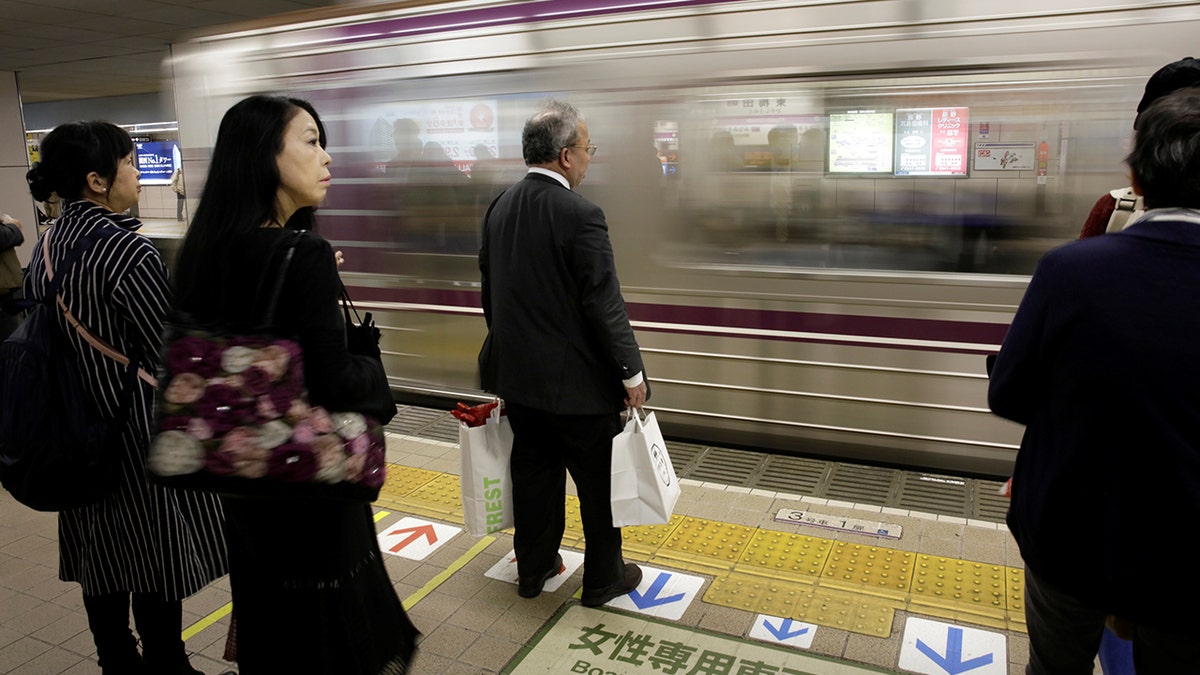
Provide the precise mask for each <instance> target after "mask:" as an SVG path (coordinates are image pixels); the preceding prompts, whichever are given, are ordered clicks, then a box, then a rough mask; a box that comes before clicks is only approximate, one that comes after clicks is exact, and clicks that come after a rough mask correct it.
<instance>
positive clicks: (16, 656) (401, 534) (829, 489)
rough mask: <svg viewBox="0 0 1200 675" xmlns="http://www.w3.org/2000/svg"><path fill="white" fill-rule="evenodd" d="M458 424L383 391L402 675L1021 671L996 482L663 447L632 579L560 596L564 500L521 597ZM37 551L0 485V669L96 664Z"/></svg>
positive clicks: (200, 625) (630, 553)
mask: <svg viewBox="0 0 1200 675" xmlns="http://www.w3.org/2000/svg"><path fill="white" fill-rule="evenodd" d="M456 425H457V422H456V420H454V418H453V417H451V416H450V415H449V414H448V413H447V412H444V411H438V410H430V409H426V408H415V407H402V408H401V409H400V412H399V414H398V415H397V417H396V419H395V420H393V422H392V423H391V424H390V425H389V428H388V436H389V437H388V460H389V462H390V463H391V465H392V466H390V467H389V471H390V473H389V477H388V481H387V483H386V485H385V486H384V488H383V491H382V493H381V495H380V498H379V500H378V501H377V502H376V504H375V514H376V522H377V527H378V532H379V536H380V544H381V548H382V550H383V552H384V557H385V559H386V564H387V567H388V569H389V571H390V573H391V578H392V581H393V583H394V585H395V588H396V592H397V593H398V595H399V596H400V598H401V599H402V600H403V601H404V606H405V607H406V609H407V610H408V611H409V613H410V615H411V616H412V619H413V621H414V623H416V625H417V627H418V628H419V629H420V630H421V631H422V632H423V634H424V635H423V638H422V641H421V642H420V647H419V651H418V654H417V657H416V658H415V660H414V662H413V663H412V666H411V670H410V672H412V673H415V674H417V675H425V674H430V675H432V674H437V675H459V674H461V675H466V674H472V675H474V674H482V673H517V674H520V673H586V674H588V675H607V674H610V673H612V674H621V675H625V674H629V675H632V674H635V673H656V674H658V673H664V674H667V675H670V674H673V673H678V674H680V675H699V674H716V673H720V674H728V675H785V674H787V675H798V674H810V675H819V674H846V675H850V674H858V673H892V672H903V673H910V672H911V673H931V674H941V673H946V674H958V673H969V674H970V675H998V674H1012V675H1016V674H1017V673H1022V672H1024V667H1025V664H1026V661H1027V659H1028V640H1027V637H1026V634H1025V632H1024V613H1023V608H1022V606H1021V599H1022V595H1023V591H1022V581H1023V569H1022V562H1021V558H1020V554H1019V552H1018V550H1017V547H1016V544H1015V542H1014V541H1013V539H1012V537H1011V536H1010V535H1009V533H1008V531H1007V529H1006V528H1005V527H1004V525H1003V523H1002V522H1001V521H1002V515H1003V508H1002V506H1003V501H1002V498H999V497H998V495H996V489H997V488H998V487H999V483H998V482H994V481H985V480H978V479H962V478H958V477H954V476H937V475H933V474H920V473H913V472H904V471H898V470H893V469H884V468H875V467H861V466H856V465H849V464H840V463H835V462H819V461H815V460H808V459H800V458H790V457H780V456H775V455H766V454H762V453H752V452H742V451H735V450H728V449H724V448H710V447H707V446H698V445H693V444H684V443H679V444H669V448H670V450H671V451H672V457H673V459H674V463H675V465H676V468H677V472H678V473H679V474H680V477H681V482H682V483H683V494H682V497H681V498H680V500H679V503H678V505H677V506H676V509H675V516H674V517H673V518H672V519H671V522H670V523H669V524H667V525H661V526H652V527H637V528H626V529H625V530H624V536H625V555H626V558H627V559H629V560H632V561H636V562H638V563H639V564H640V565H641V566H642V568H643V571H644V577H643V580H642V584H641V585H640V586H639V587H638V589H637V590H636V591H635V592H634V593H633V594H630V595H629V596H624V597H621V598H617V599H615V600H613V601H611V602H610V603H609V604H608V605H605V606H604V607H601V608H594V609H593V608H585V607H583V606H582V605H581V604H580V603H579V591H580V585H581V579H582V571H581V570H580V565H581V563H582V548H583V545H584V542H583V535H582V530H581V527H580V523H579V519H578V508H577V507H578V502H577V501H575V499H574V497H573V496H568V498H567V499H568V505H567V506H568V520H567V534H566V536H565V538H564V542H563V547H562V549H561V550H562V554H563V558H564V561H565V568H566V569H565V571H564V573H562V574H560V575H559V576H558V577H556V578H554V579H552V580H550V581H549V582H548V583H547V584H546V589H545V591H543V593H542V594H541V595H540V596H538V597H537V598H534V599H522V598H520V597H518V595H517V592H516V590H517V589H516V583H515V578H516V571H515V570H516V568H515V565H514V564H513V562H512V536H511V532H499V533H496V534H494V535H490V536H485V537H473V536H471V535H470V534H468V533H467V532H466V530H465V528H464V527H463V524H462V511H461V505H460V502H459V483H458V473H459V454H458V447H457V442H456V441H457V426H456ZM668 432H669V430H668ZM789 471H790V472H791V473H789ZM839 473H840V474H842V476H843V477H842V478H840V479H839V478H838V474H839ZM806 475H807V476H810V478H805V476H806ZM852 483H860V484H863V486H862V487H859V488H855V489H849V490H848V489H846V488H845V487H844V486H846V485H850V484H852ZM764 485H765V486H766V487H764ZM906 485H907V486H908V487H905V486H906ZM931 488H933V489H935V492H937V494H935V495H933V496H929V495H925V496H922V493H923V492H926V491H927V490H928V489H931ZM947 490H948V492H947ZM568 491H570V487H569V488H568ZM946 494H949V495H951V497H950V498H947V497H946V496H945V495H946ZM906 495H908V496H906ZM913 495H915V496H913ZM938 495H941V496H938ZM849 499H857V500H861V501H850V500H849ZM914 499H915V500H917V501H918V502H920V503H921V504H922V505H923V506H922V508H916V507H910V506H907V505H908V504H910V503H913V500H914ZM997 500H1000V501H997ZM288 517H289V516H288V514H287V513H280V514H279V518H280V519H281V520H282V519H286V518H288ZM279 556H280V558H281V559H283V558H286V557H287V556H288V551H286V550H283V551H279ZM57 566H58V549H57V543H56V520H55V515H54V514H51V513H38V512H34V511H31V510H29V509H27V508H25V507H23V506H21V505H20V504H17V503H16V502H15V501H13V499H12V498H11V497H10V496H8V495H7V493H3V492H0V673H13V674H20V675H50V674H57V673H65V674H70V675H83V674H94V673H98V672H99V667H98V666H97V664H96V660H95V648H94V646H93V644H92V640H91V634H90V633H89V632H88V630H87V622H86V618H85V615H84V611H83V606H82V599H81V596H80V591H79V587H78V585H76V584H67V583H63V582H61V581H59V580H58V578H57ZM230 608H231V605H230V593H229V585H228V580H227V579H222V580H219V581H218V582H215V583H213V584H211V585H210V586H209V587H207V588H205V589H204V590H202V591H201V592H200V593H198V594H196V595H195V596H193V597H191V598H189V599H188V600H187V601H185V603H184V626H185V630H184V638H185V640H186V644H187V648H188V651H189V652H190V653H191V654H192V664H193V666H195V667H196V668H198V669H200V670H202V671H204V672H206V673H210V674H212V675H215V674H216V673H220V672H223V671H225V670H228V669H234V670H236V667H235V666H234V664H230V663H227V662H225V661H224V660H223V659H222V654H223V651H224V646H225V637H226V630H227V628H228V621H229V612H230ZM1096 672H1097V673H1099V672H1100V669H1099V667H1097V670H1096Z"/></svg>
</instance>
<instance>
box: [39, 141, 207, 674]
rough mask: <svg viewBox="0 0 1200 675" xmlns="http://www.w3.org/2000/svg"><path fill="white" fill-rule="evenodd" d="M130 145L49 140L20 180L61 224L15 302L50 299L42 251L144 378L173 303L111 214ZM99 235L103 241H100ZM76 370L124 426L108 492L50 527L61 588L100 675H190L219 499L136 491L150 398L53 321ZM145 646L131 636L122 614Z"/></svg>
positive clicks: (129, 192)
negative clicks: (52, 204)
mask: <svg viewBox="0 0 1200 675" xmlns="http://www.w3.org/2000/svg"><path fill="white" fill-rule="evenodd" d="M139 175H140V174H139V173H138V170H137V169H136V168H135V166H134V161H133V140H132V139H131V138H130V137H129V134H128V133H126V131H125V130H124V129H122V128H120V127H118V126H115V125H112V124H109V123H107V122H72V123H69V124H63V125H60V126H58V127H56V128H55V129H54V130H53V131H51V132H50V133H49V134H47V135H46V138H45V139H44V140H43V141H42V144H41V160H40V161H39V162H36V163H34V165H33V167H32V168H31V169H30V170H29V173H28V175H27V176H26V178H27V180H28V182H29V191H30V192H31V193H32V194H33V198H34V199H37V200H38V201H46V200H48V199H49V198H50V196H51V194H57V195H58V197H59V199H60V200H61V203H62V214H61V215H60V216H59V218H58V219H57V220H56V221H55V223H54V226H53V227H51V228H50V229H49V230H47V231H46V233H45V234H44V235H43V236H42V238H41V239H40V240H39V241H38V243H37V245H36V246H35V247H34V250H33V253H32V255H31V257H30V263H29V271H28V274H27V275H26V283H25V296H26V297H27V298H31V299H33V300H37V301H41V300H42V299H43V298H44V297H45V296H46V294H47V286H48V284H49V281H48V279H47V269H46V261H47V258H46V257H45V256H46V253H45V249H47V248H48V249H49V257H48V262H49V265H50V269H51V270H52V272H53V273H54V274H55V275H66V276H65V277H63V281H62V282H61V283H62V286H61V288H60V289H59V295H60V296H61V298H62V300H63V302H64V303H65V307H66V309H67V310H69V311H70V313H71V314H72V315H73V316H74V317H75V319H76V320H78V321H79V323H81V324H82V325H83V326H84V327H85V328H86V329H87V330H88V331H89V332H90V333H91V334H92V335H93V336H95V337H96V338H98V339H99V340H102V341H103V342H106V343H108V345H110V346H111V347H112V348H114V349H116V350H117V351H118V352H120V353H122V354H125V355H127V356H129V357H130V358H131V359H135V360H139V361H140V362H141V363H142V364H143V368H144V369H145V370H147V371H148V372H151V373H153V372H154V369H155V367H156V364H157V362H158V354H159V348H160V347H161V338H160V334H161V332H162V325H163V319H164V317H165V316H166V313H167V307H168V305H169V303H170V287H169V286H168V281H167V267H166V265H165V264H164V263H163V260H162V256H161V255H160V254H159V252H158V250H157V249H156V248H154V245H153V244H151V243H150V240H149V239H146V238H145V237H143V236H141V235H138V234H135V233H134V232H133V231H132V230H134V229H136V228H137V227H139V226H140V225H141V223H139V222H138V221H137V219H136V218H133V217H130V216H126V215H121V214H122V212H123V211H126V210H127V209H129V207H131V206H133V205H134V204H136V203H137V200H138V194H139V193H140V192H141V185H140V184H139ZM101 233H103V235H101ZM97 236H103V239H102V240H100V241H97V242H96V243H95V244H94V245H92V246H91V247H90V248H87V249H86V250H85V251H84V252H83V253H82V255H81V256H80V257H79V259H78V260H77V261H75V263H74V264H73V265H71V266H70V267H69V268H65V262H66V261H67V259H68V257H69V256H70V255H71V252H72V250H73V249H75V247H76V246H77V245H79V244H80V243H81V242H84V240H85V238H88V241H91V238H94V237H97ZM58 323H59V325H60V327H61V328H62V330H63V334H64V335H65V336H67V337H68V340H69V342H70V344H71V348H72V351H73V352H74V355H75V356H74V358H76V359H77V360H78V363H79V369H80V372H81V373H82V375H83V378H84V382H85V385H86V387H87V389H88V391H87V395H88V396H89V397H91V399H92V400H94V401H97V402H98V404H99V407H100V409H101V410H104V411H113V414H114V416H116V415H121V414H122V413H121V412H118V411H121V410H122V408H123V407H124V406H123V405H122V401H125V400H128V401H129V403H128V404H127V405H128V406H129V407H128V412H127V413H125V414H126V415H127V418H126V419H125V422H124V425H123V431H122V432H121V435H120V438H119V440H118V444H117V446H116V449H117V450H118V451H119V453H120V455H119V460H118V461H119V462H120V467H121V468H120V471H118V475H119V479H118V485H117V487H116V491H115V492H114V493H113V494H111V495H109V496H107V497H104V498H103V499H101V500H100V501H99V502H96V503H94V504H90V505H88V506H83V507H80V508H75V509H67V510H64V511H60V512H59V514H58V551H59V573H58V574H59V578H60V579H62V580H63V581H74V582H77V583H79V585H80V586H82V588H83V607H84V609H85V610H86V612H87V619H88V628H89V629H90V630H91V632H92V639H93V641H95V643H96V656H97V658H98V660H99V662H100V668H101V670H102V671H103V672H104V673H106V675H107V674H115V673H121V674H126V673H180V674H184V673H197V672H199V671H197V670H195V669H193V668H192V667H191V664H190V663H189V662H188V657H187V653H186V652H185V651H184V643H183V640H181V639H180V633H181V632H182V622H183V599H184V598H186V597H188V596H190V595H192V594H193V593H195V592H196V591H198V590H200V589H201V588H203V587H204V586H205V585H207V584H208V583H210V582H212V581H214V580H216V579H219V578H220V577H222V576H224V575H225V573H226V571H227V562H226V552H225V541H224V534H223V532H222V528H223V517H222V514H221V506H220V504H219V503H218V502H217V499H216V497H214V496H212V495H205V494H200V493H195V492H185V491H177V490H172V489H168V488H164V487H160V486H158V485H154V484H151V483H149V482H148V481H147V480H146V453H147V449H148V447H149V439H150V421H151V417H150V416H151V408H152V404H153V393H154V390H153V388H152V385H150V384H148V383H146V382H143V381H142V380H141V379H134V380H133V383H134V384H135V386H136V389H135V390H134V391H133V392H132V397H131V398H129V399H126V398H125V394H126V393H127V392H128V390H127V387H128V386H129V383H128V381H127V379H128V378H126V377H125V366H123V365H121V364H119V363H117V362H116V361H115V360H113V359H111V358H108V357H106V356H103V355H101V352H100V350H99V348H97V347H93V346H92V345H91V344H89V343H88V342H86V341H85V339H84V338H83V337H82V336H81V335H80V334H79V333H77V332H76V331H75V330H72V329H71V328H70V327H69V326H68V323H67V319H66V317H65V316H63V314H62V313H59V321H58ZM131 602H132V607H133V619H134V622H135V623H136V625H137V632H138V637H140V638H141V645H142V651H141V653H140V654H139V653H138V638H135V637H134V636H133V633H132V632H131V631H130V629H129V611H130V604H131Z"/></svg>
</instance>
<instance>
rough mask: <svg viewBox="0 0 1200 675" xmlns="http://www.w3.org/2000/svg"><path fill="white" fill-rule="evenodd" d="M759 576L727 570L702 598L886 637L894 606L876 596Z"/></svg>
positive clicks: (764, 612) (756, 611)
mask: <svg viewBox="0 0 1200 675" xmlns="http://www.w3.org/2000/svg"><path fill="white" fill-rule="evenodd" d="M791 581H792V580H791V579H789V580H788V581H782V580H779V579H768V578H765V577H761V576H749V575H741V574H737V573H731V574H729V575H726V576H721V577H717V578H716V579H713V582H712V584H711V585H710V586H709V588H708V592H706V593H705V594H704V601H705V602H709V603H712V604H717V605H724V606H726V607H734V608H736V609H744V610H746V611H748V612H755V613H758V614H768V615H770V616H780V617H784V618H788V619H796V620H799V621H804V622H806V623H812V624H816V625H818V626H828V627H831V628H840V629H842V630H846V631H851V632H854V633H863V634H865V635H873V636H875V637H881V638H886V637H888V636H889V635H891V634H892V621H893V619H894V618H895V615H896V612H895V608H894V607H893V606H892V604H891V603H889V602H887V601H886V600H883V599H880V598H872V597H870V596H866V595H860V594H855V593H847V592H843V591H837V590H832V589H827V588H823V587H818V586H813V585H811V584H802V583H789V582H791Z"/></svg>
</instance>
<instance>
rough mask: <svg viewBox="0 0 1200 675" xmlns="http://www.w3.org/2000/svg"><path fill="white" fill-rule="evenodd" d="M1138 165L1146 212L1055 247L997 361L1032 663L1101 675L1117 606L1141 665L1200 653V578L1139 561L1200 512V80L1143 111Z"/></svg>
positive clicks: (1169, 550)
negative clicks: (1097, 662)
mask: <svg viewBox="0 0 1200 675" xmlns="http://www.w3.org/2000/svg"><path fill="white" fill-rule="evenodd" d="M1126 161H1127V162H1128V163H1129V168H1130V170H1131V173H1132V176H1133V187H1134V189H1135V190H1136V191H1137V192H1138V193H1139V194H1141V195H1142V197H1143V200H1144V203H1145V205H1146V209H1147V210H1146V213H1145V214H1144V215H1143V216H1142V217H1141V218H1139V219H1138V220H1137V221H1136V222H1134V223H1132V224H1131V225H1129V227H1127V228H1126V229H1125V230H1123V231H1120V232H1114V233H1110V234H1106V235H1104V236H1103V237H1094V238H1091V239H1085V240H1083V241H1079V242H1075V243H1071V244H1067V245H1066V246H1062V247H1060V248H1057V249H1055V250H1053V251H1051V252H1049V253H1047V254H1046V256H1045V257H1044V258H1042V260H1041V262H1040V263H1038V267H1037V270H1036V271H1035V272H1034V275H1033V279H1032V280H1030V282H1029V289H1028V290H1027V291H1026V293H1025V297H1024V299H1022V300H1021V306H1020V307H1019V308H1018V309H1017V314H1016V316H1015V317H1014V318H1013V323H1012V326H1011V327H1010V328H1009V331H1008V335H1007V336H1006V337H1005V338H1004V345H1003V346H1002V347H1001V349H1000V354H999V355H998V356H997V358H996V361H995V365H994V367H993V368H992V373H991V383H990V385H989V389H988V403H989V404H990V405H991V408H992V410H993V411H995V413H996V414H997V415H1000V416H1001V417H1005V418H1008V419H1011V420H1013V421H1016V422H1020V423H1021V424H1024V425H1025V435H1024V437H1023V438H1022V440H1021V449H1020V451H1019V452H1018V453H1017V463H1016V468H1015V471H1014V474H1013V483H1012V505H1011V506H1010V508H1009V512H1008V526H1009V529H1010V530H1011V531H1012V534H1013V537H1014V538H1015V539H1016V541H1017V544H1018V545H1019V546H1020V549H1021V557H1022V558H1023V559H1024V561H1025V617H1026V625H1027V626H1028V628H1029V667H1028V669H1027V670H1026V672H1027V673H1028V674H1029V675H1049V674H1053V675H1058V674H1062V673H1091V672H1092V664H1093V660H1094V659H1095V656H1096V649H1097V647H1098V646H1099V644H1100V639H1101V634H1102V632H1103V630H1104V621H1105V617H1106V616H1107V615H1115V616H1119V617H1121V618H1123V619H1126V620H1128V621H1130V622H1132V623H1133V624H1134V626H1135V629H1134V635H1133V655H1134V656H1133V658H1134V666H1135V669H1136V670H1137V672H1138V675H1155V674H1158V673H1194V672H1196V668H1197V664H1198V663H1200V641H1198V640H1197V637H1196V636H1197V633H1198V632H1200V619H1198V618H1197V614H1196V612H1195V607H1196V606H1197V605H1200V586H1197V584H1195V583H1192V582H1187V581H1185V580H1183V579H1181V578H1180V577H1179V576H1177V575H1172V574H1164V573H1162V570H1160V572H1158V573H1156V572H1154V571H1153V569H1151V568H1149V567H1142V565H1141V564H1138V563H1137V562H1135V561H1137V560H1141V558H1139V557H1138V552H1139V551H1141V552H1147V551H1157V552H1161V553H1163V556H1164V560H1170V559H1171V558H1173V557H1175V556H1176V555H1178V554H1176V553H1174V552H1176V551H1180V550H1182V549H1181V548H1180V546H1181V544H1182V545H1184V546H1186V544H1183V543H1182V542H1181V539H1185V538H1186V536H1187V535H1186V534H1184V532H1185V531H1186V530H1187V528H1189V527H1190V524H1192V523H1195V522H1197V521H1200V396H1197V393H1196V391H1197V386H1200V384H1198V383H1200V340H1198V339H1197V336H1198V335H1200V89H1183V90H1180V91H1177V92H1174V93H1172V94H1169V95H1167V96H1164V97H1163V98H1161V99H1159V100H1158V101H1156V102H1155V103H1154V104H1152V105H1151V106H1150V107H1149V108H1147V109H1146V110H1145V111H1144V112H1143V113H1142V114H1141V116H1140V118H1139V123H1138V130H1137V133H1136V134H1135V136H1134V141H1133V150H1132V152H1130V154H1129V157H1128V158H1127V160H1126Z"/></svg>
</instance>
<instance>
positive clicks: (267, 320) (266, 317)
mask: <svg viewBox="0 0 1200 675" xmlns="http://www.w3.org/2000/svg"><path fill="white" fill-rule="evenodd" d="M289 231H290V232H294V234H295V236H292V237H290V238H289V239H288V240H287V241H286V244H287V250H286V251H284V252H283V263H281V264H280V266H279V271H278V272H277V273H276V274H275V285H274V287H273V288H272V289H271V296H270V298H269V299H268V301H267V310H266V312H264V313H263V322H262V324H261V325H260V326H259V329H260V330H263V331H269V330H270V329H272V328H274V327H275V309H276V307H277V306H278V305H279V296H280V295H281V294H282V293H283V282H284V281H285V280H286V278H287V270H288V267H289V266H291V262H292V258H293V257H294V256H295V255H296V245H297V244H299V243H300V237H303V236H304V231H303V230H289ZM285 236H287V235H285ZM282 245H283V243H279V244H276V245H275V248H278V247H279V246H282ZM271 257H272V258H274V257H275V254H274V252H272V254H271ZM270 271H271V266H270V265H266V266H264V267H263V273H262V276H261V277H259V280H258V292H257V293H256V294H255V297H262V290H263V287H264V286H265V285H266V283H267V273H268V272H270Z"/></svg>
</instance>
